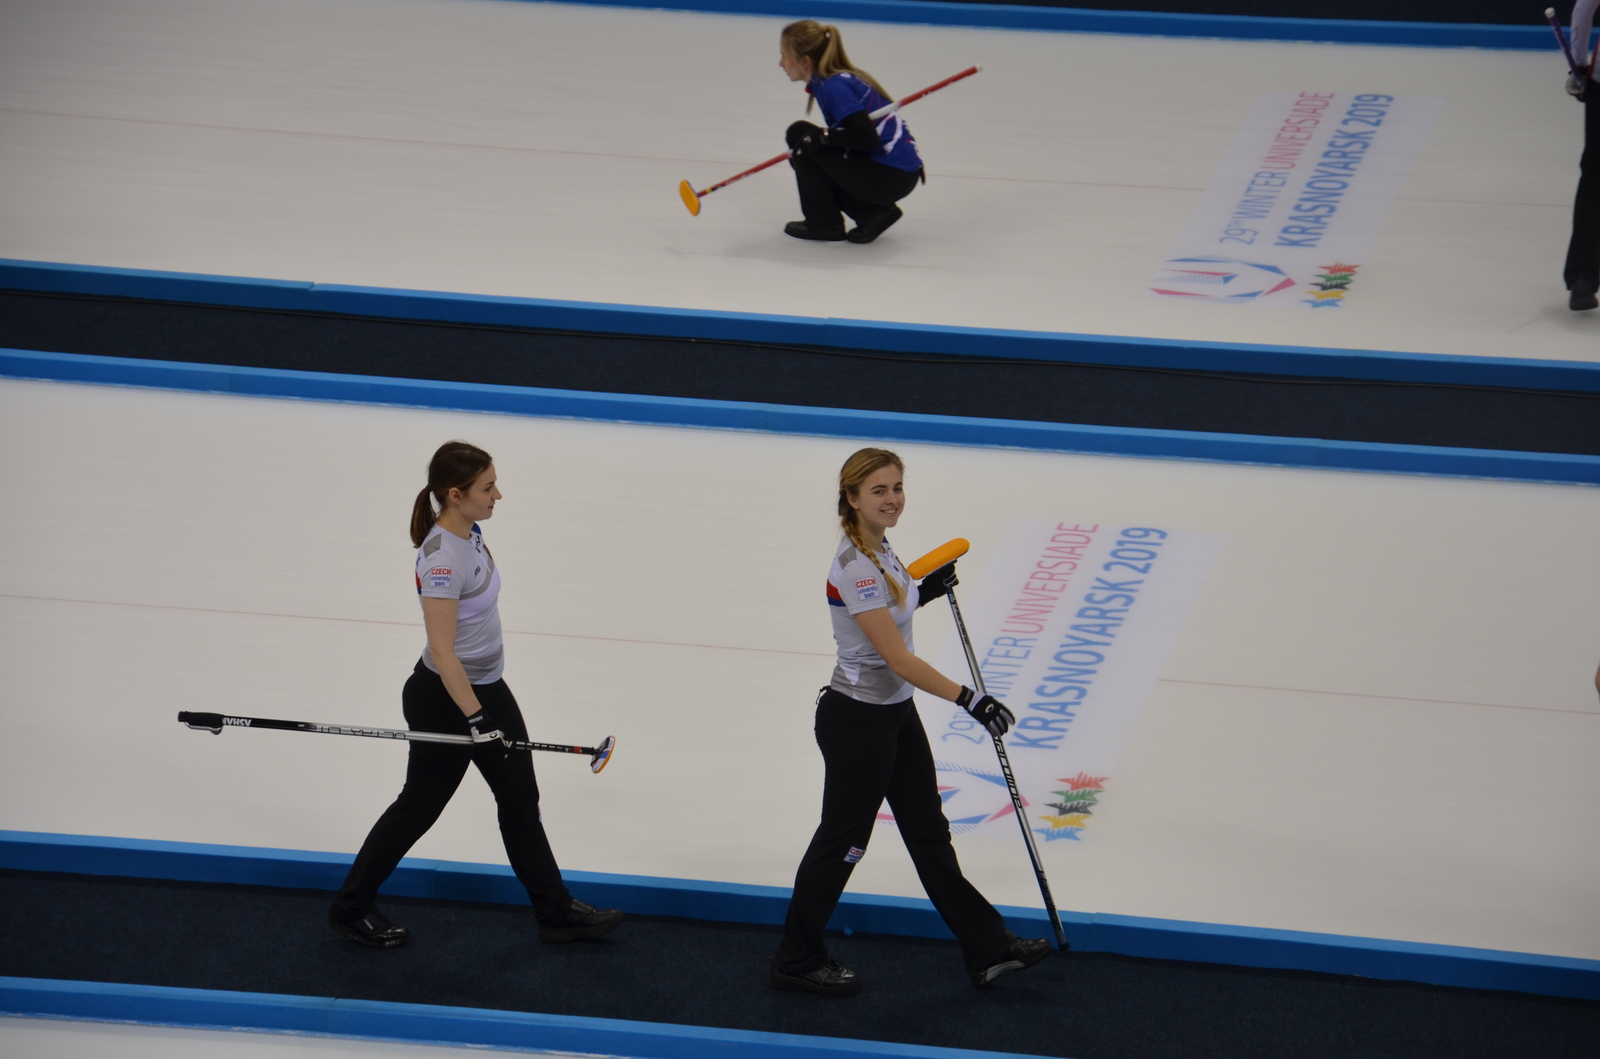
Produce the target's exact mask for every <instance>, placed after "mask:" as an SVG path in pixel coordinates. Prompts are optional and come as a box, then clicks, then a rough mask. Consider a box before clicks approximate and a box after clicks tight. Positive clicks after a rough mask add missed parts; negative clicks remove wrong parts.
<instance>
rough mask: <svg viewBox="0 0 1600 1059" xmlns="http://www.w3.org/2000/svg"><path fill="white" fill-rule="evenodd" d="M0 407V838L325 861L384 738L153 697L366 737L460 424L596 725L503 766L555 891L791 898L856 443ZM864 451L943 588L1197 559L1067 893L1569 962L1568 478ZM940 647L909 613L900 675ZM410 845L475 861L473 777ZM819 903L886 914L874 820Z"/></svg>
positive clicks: (573, 708) (171, 399)
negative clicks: (536, 785) (1091, 551)
mask: <svg viewBox="0 0 1600 1059" xmlns="http://www.w3.org/2000/svg"><path fill="white" fill-rule="evenodd" d="M0 424H3V426H0V444H3V447H4V450H5V451H6V452H8V453H12V454H20V455H21V456H23V457H25V458H13V459H8V460H6V461H4V463H3V465H0V488H3V489H4V491H5V493H6V495H9V496H12V497H16V498H19V502H16V503H13V504H10V505H7V507H6V508H5V510H4V513H3V514H0V528H3V530H4V533H5V536H6V539H8V540H12V541H24V540H26V541H27V542H28V543H27V545H26V549H25V553H19V554H26V556H27V559H26V561H21V560H20V559H19V561H17V562H16V563H15V564H14V565H13V566H12V568H11V571H10V574H9V576H8V579H7V584H6V586H5V588H4V591H3V593H0V645H3V646H0V666H3V668H4V670H5V672H6V673H7V675H8V693H7V700H8V702H9V703H10V704H11V708H9V709H7V710H6V711H5V712H4V715H3V718H4V720H3V723H4V726H5V731H4V738H0V806H3V808H0V828H5V829H14V830H23V831H48V832H61V833H68V834H94V835H114V836H126V837H138V838H152V839H165V840H176V841H193V842H214V843H226V844H237V845H249V846H269V847H281V848H290V849H310V850H334V851H353V850H354V849H355V848H356V846H357V845H358V844H359V843H360V841H361V838H362V836H363V835H364V834H365V832H366V829H367V828H368V827H369V826H370V824H371V822H372V821H373V820H374V819H375V818H376V817H377V815H378V813H379V812H380V811H381V810H382V809H383V807H384V806H385V805H386V804H387V803H388V802H389V801H390V800H391V799H392V798H393V797H394V795H395V793H396V791H397V790H398V787H399V784H400V781H401V777H402V774H403V768H404V757H405V751H404V749H403V748H402V747H400V746H397V745H395V744H393V743H388V742H383V741H378V740H370V741H369V740H359V739H348V738H338V737H332V736H316V735H301V734H293V733H282V732H268V731H248V732H247V731H231V730H230V731H227V732H225V733H223V735H222V736H220V737H213V736H210V735H206V734H204V733H199V732H194V731H190V730H189V729H187V728H184V727H182V726H180V725H178V724H177V723H176V721H175V719H174V716H175V714H176V713H177V711H179V710H215V711H223V712H228V713H237V714H243V715H254V716H266V717H288V718H291V719H306V720H323V721H329V722H334V723H347V724H361V725H371V726H397V725H398V724H399V722H400V716H399V709H398V697H399V689H400V685H401V683H402V682H403V680H404V678H405V676H406V675H407V673H408V671H409V670H410V667H411V665H412V664H413V663H414V661H415V659H416V656H417V653H418V651H419V650H420V645H421V625H420V617H419V614H418V610H417V605H416V602H415V588H414V585H413V577H412V556H413V551H412V549H411V547H410V545H409V542H408V540H407V539H406V535H405V532H406V531H405V522H406V519H407V518H408V513H409V505H410V500H411V497H412V496H414V495H415V491H416V489H417V488H418V485H417V483H418V481H420V480H421V477H422V467H423V466H424V464H425V461H426V459H427V457H428V455H429V453H431V451H432V449H433V447H434V446H435V445H436V444H437V443H438V441H440V440H443V439H446V438H450V437H466V438H470V439H472V440H474V441H476V442H478V443H479V444H482V445H484V446H485V447H486V448H488V449H489V451H491V452H493V453H494V454H495V456H496V460H497V467H498V469H499V472H500V480H501V483H502V488H503V490H504V492H505V494H506V499H505V500H504V501H503V502H502V503H501V504H500V506H499V508H498V509H497V512H496V515H495V517H494V519H493V520H492V522H491V523H489V524H488V525H486V527H485V529H486V536H487V539H488V541H489V543H490V546H491V547H493V548H494V549H495V554H496V556H497V559H498V561H499V563H500V566H501V568H502V573H503V576H504V578H505V584H506V588H505V592H504V595H503V597H502V615H503V617H504V620H505V627H506V630H507V634H508V635H507V655H508V666H507V680H508V681H509V682H510V684H511V686H512V687H513V688H514V689H515V690H516V691H517V692H518V695H519V698H520V700H521V702H522V703H523V704H524V708H525V710H526V712H527V714H528V716H529V718H530V721H529V727H530V729H531V731H532V732H533V733H535V738H538V739H544V740H548V741H552V742H567V741H574V742H584V743H589V742H590V740H594V739H599V738H600V737H601V736H603V735H605V734H608V733H609V734H615V735H616V736H617V739H618V744H619V747H618V751H617V754H616V757H615V758H614V759H613V761H612V763H611V765H610V766H609V767H608V768H607V769H606V771H605V772H604V773H602V774H600V775H599V776H595V775H592V774H590V772H589V770H588V769H587V768H586V767H584V764H583V762H582V761H581V759H568V758H563V757H559V756H556V755H540V756H539V760H538V761H537V762H536V764H537V767H538V769H539V774H540V777H541V786H542V789H543V791H544V795H545V822H546V827H547V828H548V829H549V830H550V833H551V836H552V842H553V844H554V847H555V849H556V851H557V854H558V856H559V858H560V860H561V863H562V864H563V866H564V867H567V868H572V869H581V870H589V871H603V872H619V873H627V874H638V875H650V876H665V877H676V878H689V879H715V880H723V881H730V882H741V883H760V884H770V885H776V886H785V885H788V883H789V882H790V881H791V878H792V873H793V871H794V867H795V864H796V863H797V862H798V857H799V854H800V852H801V851H802V850H803V849H804V847H805V844H806V841H807V839H808V837H809V835H810V832H811V829H812V828H813V827H814V826H815V824H816V813H817V806H818V801H819V793H820V789H821V759H820V756H819V755H818V753H817V751H816V748H815V746H814V744H813V741H812V738H811V733H810V724H811V701H812V699H813V697H814V696H815V693H816V689H817V687H818V686H820V685H821V684H822V683H824V682H825V681H826V680H827V677H828V673H829V671H830V669H831V665H832V663H831V647H832V644H831V641H830V635H829V626H828V620H827V617H826V613H827V612H826V610H825V609H824V601H823V598H822V581H823V577H824V574H825V573H826V570H827V564H828V562H829V559H830V558H831V555H832V550H833V547H834V541H835V540H836V528H835V527H836V524H835V522H834V519H833V518H832V516H831V509H832V504H833V490H834V484H833V483H834V475H835V473H836V470H837V467H838V465H839V464H840V463H841V462H842V460H843V457H844V456H845V455H846V454H848V453H849V452H850V451H852V449H853V448H854V447H855V444H854V443H852V442H850V441H848V440H842V439H823V438H806V437H793V436H782V435H773V434H762V433H739V434H735V433H731V432H725V431H716V430H693V429H673V428H656V427H644V426H630V425H623V424H613V423H593V422H581V421H570V420H552V419H536V418H519V417H512V416H494V415H477V414H468V413H450V412H436V411H423V410H405V409H397V408H384V407H373V406H362V405H344V404H332V403H316V402H299V401H280V400H268V399H250V398H237V397H225V396H208V395H199V394H180V393H170V392H163V391H145V390H135V389H118V388H111V387H92V386H74V385H67V384H56V383H30V382H20V381H9V382H4V383H0ZM897 448H898V449H899V450H900V451H901V452H902V454H903V455H904V456H905V458H906V460H907V463H908V476H907V483H908V495H909V504H908V511H907V514H906V516H905V517H904V519H903V521H902V524H901V528H900V530H899V531H898V533H897V547H898V548H899V549H900V550H901V551H902V552H903V553H904V554H905V555H907V556H911V555H916V554H920V553H921V552H922V551H925V550H927V549H930V548H932V547H934V546H936V545H938V544H941V543H943V542H944V541H945V540H948V539H949V538H951V537H955V536H963V537H966V538H968V539H970V540H972V541H973V542H974V546H973V551H972V552H971V553H970V554H969V555H968V557H967V558H966V559H964V560H962V569H963V588H962V591H963V592H964V593H966V594H967V595H968V597H969V598H977V596H978V595H979V594H980V593H982V592H983V590H984V587H985V578H986V576H987V574H986V571H988V570H990V569H991V568H992V567H993V565H994V564H995V563H996V562H997V556H996V555H995V554H994V553H995V549H996V544H997V542H998V541H1000V539H1001V538H1002V537H1003V536H1004V534H1005V533H1006V532H1007V530H1008V528H1009V526H1010V525H1011V524H1012V523H1013V522H1014V521H1017V520H1040V521H1073V522H1077V523H1083V524H1087V523H1088V522H1103V523H1106V524H1117V523H1122V524H1129V523H1131V524H1141V525H1163V526H1167V527H1170V528H1171V529H1172V530H1174V531H1200V532H1204V533H1206V534H1212V535H1221V536H1222V537H1223V538H1224V540H1223V542H1222V547H1221V550H1220V553H1219V554H1218V556H1217V558H1216V561H1215V563H1214V564H1213V565H1212V567H1211V569H1210V571H1209V573H1208V575H1207V576H1206V579H1205V582H1204V584H1203V586H1202V588H1201V591H1200V594H1199V596H1198V599H1197V602H1196V603H1195V605H1194V606H1193V608H1192V610H1191V612H1190V615H1189V618H1188V621H1187V623H1186V624H1185V625H1184V626H1183V627H1182V629H1181V630H1180V632H1179V635H1178V637H1177V640H1176V643H1175V646H1174V648H1173V650H1172V652H1171V654H1170V657H1169V658H1168V660H1167V662H1166V664H1165V667H1164V669H1163V670H1162V671H1161V672H1160V677H1161V679H1160V680H1159V681H1158V682H1156V683H1155V685H1154V690H1153V692H1151V693H1150V695H1149V699H1148V702H1147V703H1145V704H1144V708H1143V712H1142V714H1140V715H1139V717H1138V722H1137V725H1136V726H1135V727H1133V729H1132V731H1131V736H1130V738H1129V741H1128V744H1127V747H1126V749H1125V751H1124V752H1123V753H1122V755H1121V760H1120V763H1119V765H1118V767H1117V768H1116V770H1115V772H1114V774H1113V778H1112V780H1111V781H1110V782H1108V783H1107V784H1106V785H1105V786H1106V790H1105V792H1104V793H1103V794H1102V795H1101V796H1100V804H1099V806H1098V807H1097V808H1096V810H1095V815H1094V818H1093V822H1092V826H1091V827H1089V828H1088V829H1087V830H1086V831H1084V832H1083V834H1082V836H1081V840H1079V841H1072V842H1055V841H1052V842H1048V843H1045V844H1044V848H1043V855H1044V856H1045V859H1046V863H1047V865H1048V866H1049V868H1050V871H1051V873H1052V876H1053V879H1054V880H1055V887H1056V890H1057V893H1058V900H1059V901H1060V903H1061V905H1062V907H1064V908H1070V909H1076V910H1080V911H1089V912H1112V913H1121V914H1127V915H1138V916H1152V917H1159V918H1170V919H1181V920H1192V921H1199V922H1207V923H1226V924H1240V925H1247V926H1260V927H1273V928H1284V929H1293V930H1308V931H1324V932H1330V933H1336V934H1347V935H1358V936H1366V937H1381V938H1393V939H1400V940H1405V941H1416V942H1437V943H1445V944H1453V945H1465V946H1474V947H1483V948H1490V949H1506V950H1514V951H1521V952H1531V953H1543V954H1550V955H1562V956H1575V957H1587V958H1596V957H1600V925H1597V924H1596V922H1595V920H1594V917H1593V916H1592V915H1591V914H1590V913H1591V911H1592V909H1593V908H1594V907H1595V902H1596V900H1597V898H1600V890H1597V886H1600V883H1597V880H1600V853H1597V851H1596V847H1595V844H1594V843H1592V842H1588V841H1584V840H1582V839H1581V838H1580V837H1579V836H1584V835H1592V834H1595V833H1596V832H1597V830H1600V816H1597V806H1600V797H1597V795H1600V774H1597V772H1596V770H1595V769H1594V767H1593V762H1594V760H1595V759H1596V755H1597V752H1600V706H1597V703H1596V696H1595V688H1594V684H1593V672H1594V663H1595V649H1594V644H1595V639H1596V637H1595V630H1596V628H1597V627H1600V565H1597V564H1596V563H1595V561H1594V557H1593V549H1592V544H1593V541H1594V540H1595V539H1596V538H1597V535H1600V491H1596V490H1595V489H1593V488H1586V487H1575V486H1561V485H1540V484H1514V483H1506V482H1486V481H1476V480H1465V479H1447V478H1427V477H1412V476H1401V475H1369V474H1355V473H1341V472H1315V471H1302V470H1288V469H1281V468H1269V467H1252V466H1238V465H1221V464H1205V463H1185V462H1174V461H1157V460H1139V459H1120V458H1113V457H1092V456H1076V455H1065V454H1051V453H1040V452H1024V451H1015V450H1002V449H977V448H960V447H954V446H928V445H904V446H897ZM19 547H20V546H19ZM949 625H950V622H949V616H948V612H945V611H942V610H941V608H939V607H930V608H926V609H924V610H923V611H922V612H921V613H920V615H919V617H918V621H917V638H918V643H919V646H920V648H921V651H922V653H924V654H925V655H929V656H931V657H938V656H939V652H940V651H941V644H943V643H945V642H947V638H948V629H949ZM955 671H956V672H959V670H955ZM64 717H66V718H71V720H72V730H73V731H74V732H75V733H76V734H75V735H74V737H73V738H71V739H62V738H59V737H58V735H59V731H60V726H61V724H62V723H63V721H62V719H63V718H64ZM930 728H931V726H930ZM932 730H933V731H934V735H933V738H934V739H935V741H936V742H938V741H939V739H940V736H939V734H938V731H937V730H936V729H932ZM1013 747H1014V748H1013V755H1014V756H1017V757H1019V759H1021V758H1025V757H1026V756H1027V755H1026V751H1023V750H1018V749H1015V744H1013ZM957 843H958V849H959V851H960V852H961V855H962V858H963V862H964V863H965V865H966V867H967V869H968V871H969V872H970V874H971V876H972V877H973V879H974V881H975V882H977V884H978V885H979V886H980V887H981V888H982V889H983V890H984V892H985V893H986V894H988V896H989V897H990V898H991V899H993V900H994V901H996V902H997V903H1001V904H1015V905H1025V906H1033V905H1035V903H1036V902H1037V899H1038V895H1037V891H1036V890H1035V888H1034V881H1033V877H1032V875H1031V873H1030V872H1029V871H1028V866H1027V861H1026V858H1025V856H1024V853H1023V851H1022V848H1021V844H1020V842H1019V840H1018V838H1017V835H1016V833H1015V831H1014V829H1013V828H1011V827H1010V826H1007V827H1004V828H989V829H986V830H985V829H980V830H979V831H975V832H973V833H971V834H965V835H961V836H960V837H958V839H957ZM415 855H417V856H421V857H437V858H444V859H450V860H459V861H475V862H490V863H503V857H504V854H503V851H502V850H501V849H500V847H499V841H498V835H497V833H496V831H495V825H494V811H493V808H492V803H491V800H490V798H489V795H488V792H487V789H486V788H484V787H483V786H482V784H481V783H480V782H478V781H477V780H475V779H472V780H469V781H468V782H466V783H465V784H464V785H463V787H462V790H461V792H460V794H459V795H458V796H457V798H456V800H455V801H454V802H453V803H452V804H451V806H450V808H449V810H448V811H447V812H446V814H445V816H444V818H443V819H442V820H441V821H440V823H439V824H438V825H437V826H436V827H435V828H434V829H433V831H432V832H431V833H430V834H429V835H428V836H427V837H426V838H425V839H424V840H423V842H422V843H421V844H420V845H419V846H418V847H417V848H416V850H415ZM851 886H852V889H854V890H856V891H858V892H865V893H886V894H899V895H907V896H918V895H920V887H919V885H918V883H917V880H916V878H915V875H914V873H913V871H912V869H911V865H910V862H909V859H908V858H907V857H906V855H905V853H904V849H903V847H902V846H901V845H900V843H899V842H898V840H897V838H896V836H895V835H894V834H893V831H892V827H887V826H886V827H885V828H883V829H882V830H881V831H880V833H879V836H878V838H877V840H876V841H874V843H873V845H872V848H871V855H869V856H868V857H867V858H866V859H865V860H864V861H863V862H862V863H861V865H860V866H859V867H858V869H857V872H856V874H855V877H854V880H853V881H852V883H851Z"/></svg>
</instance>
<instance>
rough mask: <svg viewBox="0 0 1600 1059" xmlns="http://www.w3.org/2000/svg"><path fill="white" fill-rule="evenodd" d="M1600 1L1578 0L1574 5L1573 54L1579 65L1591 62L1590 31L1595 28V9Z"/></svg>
mask: <svg viewBox="0 0 1600 1059" xmlns="http://www.w3.org/2000/svg"><path fill="white" fill-rule="evenodd" d="M1597 5H1600V0H1578V2H1577V3H1575V4H1573V5H1572V54H1574V55H1576V56H1577V57H1578V65H1580V66H1582V65H1585V64H1587V63H1588V61H1589V30H1590V28H1591V27H1593V26H1594V9H1595V7H1596V6H1597Z"/></svg>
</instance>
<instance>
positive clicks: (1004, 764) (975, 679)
mask: <svg viewBox="0 0 1600 1059" xmlns="http://www.w3.org/2000/svg"><path fill="white" fill-rule="evenodd" d="M969 547H970V545H969V544H968V543H967V542H966V541H965V540H963V539H962V538H960V537H957V538H956V539H955V540H952V541H946V542H945V543H944V544H941V545H939V547H937V548H935V549H934V550H933V551H931V552H929V553H928V554H927V555H924V556H922V557H921V558H920V559H917V560H915V561H914V562H912V563H911V564H910V565H909V566H907V567H906V573H908V574H910V575H911V576H912V577H914V578H916V579H917V580H919V581H920V580H922V579H923V578H924V577H926V576H928V575H929V574H931V573H933V572H934V571H935V570H937V569H939V568H940V567H941V566H946V565H948V564H950V563H953V562H955V561H956V560H957V559H959V558H961V557H962V556H963V555H965V554H967V549H968V548H969ZM947 595H948V597H949V599H950V616H951V617H953V618H954V619H955V622H956V633H957V634H958V635H959V636H960V637H961V647H962V649H963V650H964V651H966V653H967V668H968V669H970V670H971V671H972V683H973V686H974V687H975V688H976V690H977V692H978V694H979V696H982V695H984V694H987V693H986V692H985V691H984V688H983V673H982V671H981V670H980V669H979V667H978V656H977V655H975V654H973V652H972V640H971V639H970V638H968V636H967V623H966V622H964V621H962V620H961V607H960V605H959V604H957V603H956V590H955V589H953V588H952V589H951V590H950V591H949V592H948V593H947ZM989 735H990V738H991V739H993V740H994V752H995V755H996V756H997V757H999V759H1000V771H1001V772H1002V773H1004V774H1005V779H1006V790H1007V791H1009V792H1010V794H1011V808H1012V809H1013V810H1015V811H1016V814H1017V826H1019V827H1021V828H1022V841H1023V842H1024V843H1026V844H1027V847H1028V859H1029V860H1030V861H1032V862H1033V877H1034V878H1035V879H1036V880H1038V883H1039V895H1040V896H1041V897H1043V898H1044V908H1045V911H1046V912H1047V913H1049V915H1050V927H1051V929H1052V930H1053V931H1054V932H1055V936H1056V951H1058V952H1065V951H1066V950H1067V949H1068V948H1070V946H1069V945H1068V944H1067V932H1066V931H1065V930H1063V929H1062V928H1061V914H1060V913H1059V912H1057V911H1056V899H1055V898H1054V897H1052V896H1051V895H1050V880H1049V879H1046V878H1045V875H1044V862H1043V861H1042V860H1040V859H1039V847H1038V846H1037V845H1036V844H1035V843H1034V841H1033V830H1032V828H1030V827H1029V826H1028V815H1027V813H1026V812H1024V811H1023V808H1022V792H1021V791H1019V790H1017V777H1016V776H1014V775H1013V774H1012V772H1011V759H1010V758H1009V757H1007V756H1006V745H1005V743H1003V742H1002V741H1001V739H1000V737H999V736H997V735H995V734H994V733H993V732H991V733H989Z"/></svg>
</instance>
